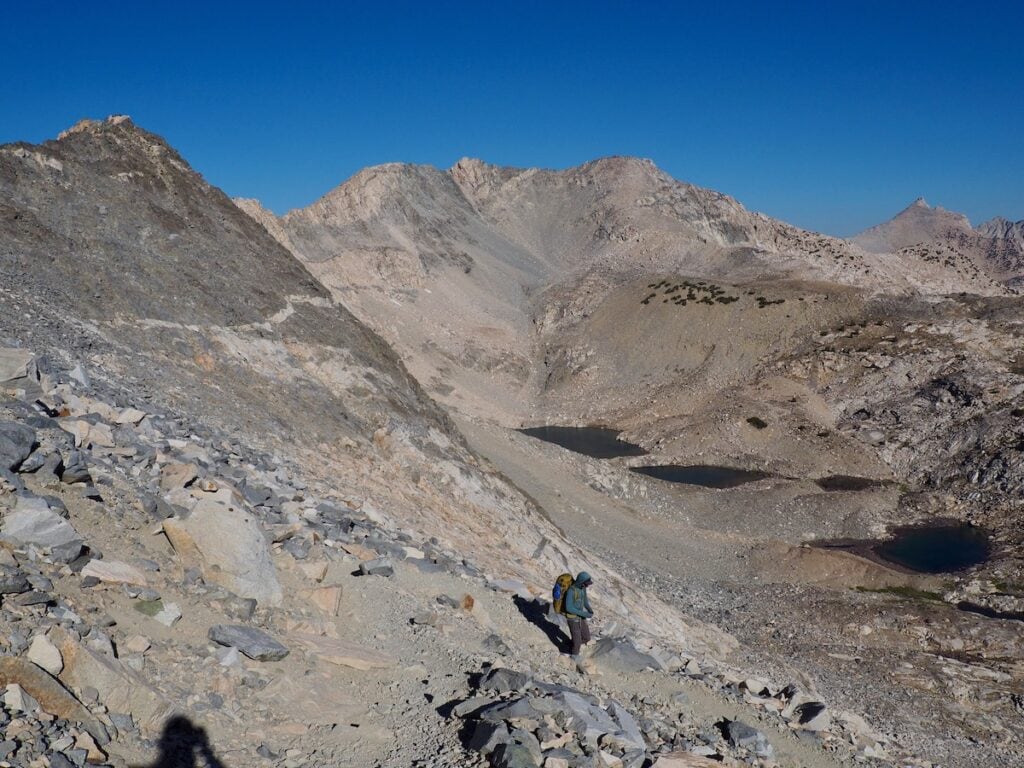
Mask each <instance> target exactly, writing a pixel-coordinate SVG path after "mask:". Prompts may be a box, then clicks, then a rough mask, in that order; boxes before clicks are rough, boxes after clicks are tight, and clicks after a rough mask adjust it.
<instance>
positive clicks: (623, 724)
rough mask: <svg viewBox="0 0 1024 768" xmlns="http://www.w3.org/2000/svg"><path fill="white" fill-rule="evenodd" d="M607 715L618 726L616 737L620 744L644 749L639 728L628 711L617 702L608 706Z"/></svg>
mask: <svg viewBox="0 0 1024 768" xmlns="http://www.w3.org/2000/svg"><path fill="white" fill-rule="evenodd" d="M608 714H609V715H611V716H612V718H614V720H615V722H616V723H617V724H618V726H619V732H618V734H616V736H617V737H618V740H619V741H620V742H622V743H623V744H624V745H625V746H627V747H634V748H636V749H644V748H645V746H646V744H645V743H644V737H643V734H642V733H641V732H640V726H639V725H638V724H637V722H636V718H634V717H633V715H632V713H630V711H629V710H627V709H626V708H625V707H623V706H622V705H621V704H619V702H617V701H612V702H611V703H610V704H609V705H608Z"/></svg>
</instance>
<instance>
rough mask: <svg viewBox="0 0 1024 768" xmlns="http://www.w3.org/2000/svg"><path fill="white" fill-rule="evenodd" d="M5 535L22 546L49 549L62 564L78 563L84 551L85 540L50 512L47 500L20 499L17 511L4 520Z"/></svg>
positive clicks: (28, 497)
mask: <svg viewBox="0 0 1024 768" xmlns="http://www.w3.org/2000/svg"><path fill="white" fill-rule="evenodd" d="M0 532H2V533H3V535H4V536H5V537H6V538H8V539H10V540H12V541H14V542H16V543H18V544H21V545H32V546H35V547H38V548H40V549H44V550H45V549H49V550H51V551H52V552H56V553H57V554H58V555H59V559H60V561H61V562H70V561H71V560H74V559H75V558H76V557H77V556H78V553H79V552H81V551H82V544H83V541H82V537H81V536H79V535H78V531H76V530H75V529H74V527H72V525H71V523H69V522H68V521H67V520H65V519H64V518H63V517H61V516H60V515H59V514H57V513H56V512H54V511H53V510H52V509H50V507H49V505H48V504H47V503H46V500H45V499H40V498H39V497H35V496H19V497H18V502H17V504H16V506H15V508H14V512H12V513H10V514H9V515H6V516H5V517H4V523H3V528H2V529H0Z"/></svg>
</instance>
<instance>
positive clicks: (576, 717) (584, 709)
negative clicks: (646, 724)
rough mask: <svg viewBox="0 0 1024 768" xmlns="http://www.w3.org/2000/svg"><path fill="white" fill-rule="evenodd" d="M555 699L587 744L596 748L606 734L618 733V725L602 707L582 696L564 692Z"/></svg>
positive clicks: (573, 727)
mask: <svg viewBox="0 0 1024 768" xmlns="http://www.w3.org/2000/svg"><path fill="white" fill-rule="evenodd" d="M554 699H555V700H556V701H558V702H560V703H561V704H562V705H563V706H562V709H563V710H565V711H566V712H567V713H568V714H569V715H570V722H571V725H572V729H573V730H574V731H576V732H577V733H578V734H579V735H580V738H581V740H582V741H583V742H584V743H585V744H589V745H591V746H596V745H597V742H598V740H599V739H600V738H601V737H602V736H604V735H605V734H606V733H618V732H619V731H620V728H619V725H618V723H616V722H615V721H614V720H612V718H611V717H610V716H609V715H608V713H607V712H605V711H604V710H603V709H601V707H599V706H597V705H596V704H593V703H591V702H589V701H588V700H587V699H586V698H584V697H583V695H582V694H579V693H571V692H568V691H564V692H562V693H559V694H557V695H556V696H555V697H554Z"/></svg>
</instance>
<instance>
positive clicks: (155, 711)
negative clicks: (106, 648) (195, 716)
mask: <svg viewBox="0 0 1024 768" xmlns="http://www.w3.org/2000/svg"><path fill="white" fill-rule="evenodd" d="M51 639H52V640H53V641H54V643H55V644H56V645H57V647H58V648H59V649H60V653H61V656H62V657H63V659H64V670H63V671H62V672H61V673H60V680H61V682H62V683H64V684H65V685H67V686H69V687H74V688H76V689H78V690H79V691H81V690H83V689H85V688H90V687H91V688H95V689H96V690H97V691H98V692H99V698H100V701H102V702H103V704H104V705H106V707H107V708H108V709H109V710H111V711H113V712H123V713H125V714H129V715H131V716H132V717H133V718H135V721H136V722H137V723H138V724H139V727H140V728H141V729H142V730H143V732H144V733H146V734H147V735H156V734H157V733H159V731H160V729H161V728H162V726H163V724H164V721H166V720H167V718H168V717H170V716H171V714H173V712H174V705H173V704H172V703H171V702H170V701H169V700H168V699H166V698H164V696H163V694H161V693H159V692H158V691H157V690H155V689H154V688H152V687H150V685H149V684H148V683H147V682H146V681H145V680H143V679H142V678H141V677H139V675H137V674H135V673H134V672H132V671H131V670H129V669H128V668H126V667H125V666H123V665H122V664H121V663H120V662H119V661H118V660H117V659H112V658H110V657H109V656H105V655H103V654H102V653H99V652H97V651H94V650H92V649H91V648H89V647H88V646H86V645H83V644H82V643H80V642H78V641H77V640H76V639H75V638H74V637H72V636H71V635H69V634H68V633H67V632H66V631H64V630H62V629H59V628H58V629H55V630H51ZM33 666H35V665H33ZM40 672H42V670H40ZM43 674H45V673H43Z"/></svg>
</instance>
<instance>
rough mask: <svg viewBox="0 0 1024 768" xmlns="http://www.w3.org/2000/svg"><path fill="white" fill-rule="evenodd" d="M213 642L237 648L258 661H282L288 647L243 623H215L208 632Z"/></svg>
mask: <svg viewBox="0 0 1024 768" xmlns="http://www.w3.org/2000/svg"><path fill="white" fill-rule="evenodd" d="M206 634H207V637H209V638H210V639H211V640H213V642H215V643H219V644H220V645H228V646H231V647H232V648H237V649H238V650H240V651H241V652H242V653H244V654H245V655H246V656H248V657H249V658H250V659H255V660H256V661H280V660H281V659H283V658H284V657H285V656H287V655H288V648H287V647H286V646H284V645H282V644H281V643H279V642H277V640H275V639H274V638H272V637H271V636H270V635H268V634H267V633H266V632H263V631H262V630H259V629H256V628H255V627H246V626H244V625H242V624H214V625H213V626H212V627H210V630H209V632H207V633H206Z"/></svg>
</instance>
